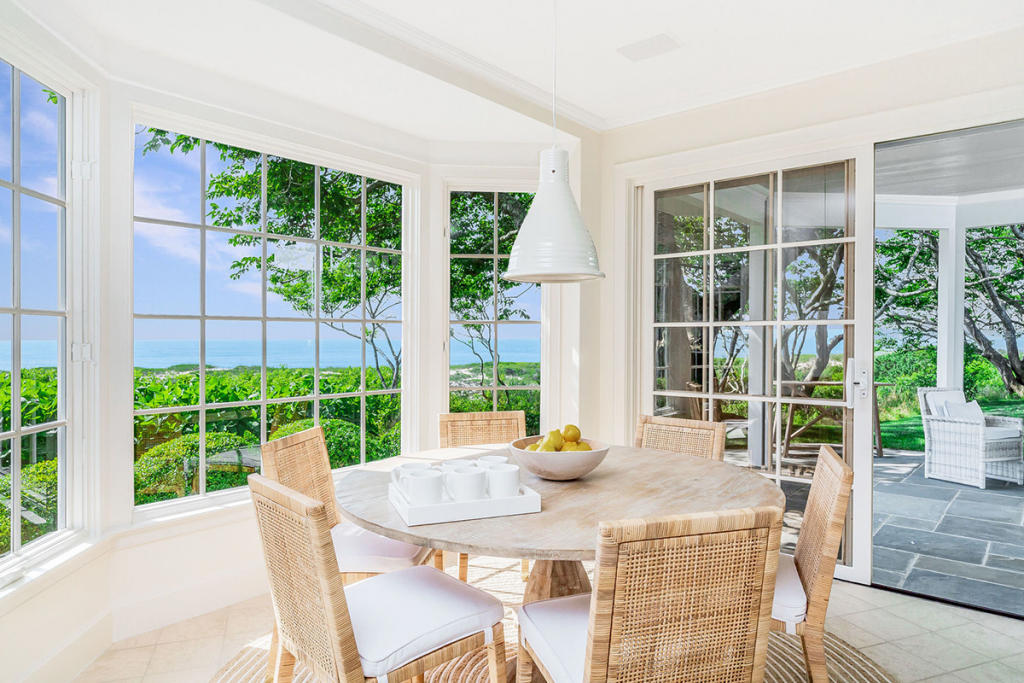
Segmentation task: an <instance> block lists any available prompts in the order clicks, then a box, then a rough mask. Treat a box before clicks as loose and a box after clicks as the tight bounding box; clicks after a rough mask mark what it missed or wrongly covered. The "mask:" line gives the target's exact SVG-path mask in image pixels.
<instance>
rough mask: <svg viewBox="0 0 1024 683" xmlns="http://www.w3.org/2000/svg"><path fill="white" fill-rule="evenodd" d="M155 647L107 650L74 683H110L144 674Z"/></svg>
mask: <svg viewBox="0 0 1024 683" xmlns="http://www.w3.org/2000/svg"><path fill="white" fill-rule="evenodd" d="M154 650H155V646H153V645H149V646H146V647H133V648H130V649H127V650H112V651H111V650H108V651H107V652H104V653H103V654H102V655H100V656H99V657H97V658H96V660H95V661H94V662H93V663H92V664H90V665H89V666H88V667H86V669H85V671H83V672H82V673H81V674H79V676H78V677H77V678H75V681H74V683H111V682H112V681H117V680H120V679H125V678H128V679H131V678H135V677H137V676H142V675H143V674H145V673H146V667H147V666H148V665H149V661H150V658H151V657H152V656H153V651H154Z"/></svg>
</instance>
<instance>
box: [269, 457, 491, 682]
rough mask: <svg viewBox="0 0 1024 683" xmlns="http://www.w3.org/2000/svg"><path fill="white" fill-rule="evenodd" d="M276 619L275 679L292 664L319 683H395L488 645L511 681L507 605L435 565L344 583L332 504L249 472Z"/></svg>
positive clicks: (287, 676) (284, 677)
mask: <svg viewBox="0 0 1024 683" xmlns="http://www.w3.org/2000/svg"><path fill="white" fill-rule="evenodd" d="M249 487H250V489H251V490H252V500H253V505H254V507H255V508H256V521H257V523H258V526H259V531H260V538H261V540H262V543H263V553H264V558H265V559H266V564H267V571H268V573H269V576H270V595H271V599H272V601H273V604H274V615H275V619H276V621H277V624H278V637H277V639H276V642H274V643H272V645H271V661H272V662H274V668H273V669H272V670H271V671H270V672H269V673H270V679H269V680H273V681H275V682H277V683H289V681H291V680H292V674H293V669H294V666H295V663H296V661H298V662H301V663H302V664H303V665H304V666H305V667H306V668H307V669H308V670H309V671H310V672H311V673H312V674H313V676H314V678H315V679H316V680H317V681H319V682H320V683H366V682H368V681H374V682H375V683H398V682H399V681H405V680H407V679H410V678H416V679H419V680H422V676H423V674H424V673H425V672H426V671H427V670H428V669H432V668H434V667H436V666H439V665H440V664H443V663H445V662H447V661H450V660H452V659H455V658H456V657H460V656H462V655H464V654H467V653H469V652H471V651H473V650H475V649H477V648H479V647H481V646H483V645H485V644H486V645H487V654H488V669H489V674H490V676H489V680H490V683H505V638H504V633H503V629H502V623H501V619H502V616H503V612H504V609H503V607H502V605H501V601H499V600H498V599H497V598H494V597H493V596H491V595H488V594H487V593H485V592H483V591H481V590H479V589H478V588H474V587H472V586H469V585H467V584H465V583H463V582H461V581H457V580H455V579H453V578H452V577H450V576H448V575H447V574H445V573H444V572H439V571H437V570H436V569H434V568H433V567H409V568H407V569H402V570H400V571H396V572H391V573H388V574H381V575H379V576H375V577H371V578H368V579H366V580H365V581H360V582H359V583H355V584H349V585H348V586H346V585H345V582H344V581H343V580H342V577H341V574H339V573H338V571H337V565H336V563H337V559H336V555H335V552H334V541H333V538H332V534H331V530H332V527H333V526H334V522H335V518H334V515H333V513H332V512H331V511H330V510H329V506H328V505H327V504H326V503H324V502H323V501H321V500H317V499H314V498H311V497H309V496H306V495H304V494H302V493H299V492H297V491H295V490H293V489H290V488H288V487H286V486H284V485H282V484H280V483H278V482H276V481H272V480H270V479H268V478H266V477H264V476H261V475H259V474H253V475H250V476H249Z"/></svg>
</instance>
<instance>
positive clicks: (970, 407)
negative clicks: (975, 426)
mask: <svg viewBox="0 0 1024 683" xmlns="http://www.w3.org/2000/svg"><path fill="white" fill-rule="evenodd" d="M946 417H952V418H955V419H957V420H979V421H984V419H985V413H984V412H982V410H981V406H980V405H978V402H977V401H971V402H970V403H955V402H953V401H946Z"/></svg>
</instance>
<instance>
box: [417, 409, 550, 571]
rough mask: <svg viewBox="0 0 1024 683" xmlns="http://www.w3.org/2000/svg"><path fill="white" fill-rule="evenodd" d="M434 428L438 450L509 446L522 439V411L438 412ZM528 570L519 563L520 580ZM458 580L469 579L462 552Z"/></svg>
mask: <svg viewBox="0 0 1024 683" xmlns="http://www.w3.org/2000/svg"><path fill="white" fill-rule="evenodd" d="M437 426H438V431H439V432H440V433H439V434H438V444H439V445H440V447H441V448H455V447H457V446H477V445H480V444H485V443H509V442H511V441H515V440H516V439H522V438H524V437H525V436H526V411H524V410H507V411H497V412H482V413H441V414H440V415H438V416H437ZM434 566H435V567H437V568H438V569H444V559H443V556H442V554H441V553H440V552H438V553H437V556H435V558H434ZM529 571H530V561H529V560H523V567H522V572H523V580H524V581H525V580H526V575H527V574H528V573H529ZM459 578H460V579H462V580H463V581H468V580H469V555H467V554H466V553H459Z"/></svg>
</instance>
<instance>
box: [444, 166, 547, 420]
mask: <svg viewBox="0 0 1024 683" xmlns="http://www.w3.org/2000/svg"><path fill="white" fill-rule="evenodd" d="M535 172H536V171H534V170H533V169H530V170H529V171H528V173H529V174H530V176H531V177H532V176H533V174H534V173H535ZM442 185H443V191H444V194H443V195H442V196H441V200H442V203H443V220H444V240H443V245H444V270H443V278H444V286H443V292H444V306H442V307H440V308H441V309H442V310H440V311H438V316H439V318H440V316H443V318H440V320H441V322H443V325H444V327H443V329H444V341H443V342H442V348H443V351H444V366H443V367H444V380H443V381H444V385H443V386H444V400H443V403H442V404H441V406H440V407H441V408H442V409H443V412H449V411H450V409H451V406H450V396H451V392H452V391H458V390H459V389H460V388H459V387H452V386H451V380H450V377H451V368H450V364H451V363H450V361H451V332H450V329H451V326H452V325H457V324H459V321H453V320H451V299H452V298H451V257H452V254H451V196H452V193H454V192H485V193H492V192H493V193H500V192H530V193H534V194H536V192H537V181H536V180H526V179H504V178H503V179H495V178H486V177H481V178H479V179H469V178H448V179H446V180H445V182H444V183H442ZM497 250H498V245H497V241H495V245H494V254H495V256H492V257H491V258H494V259H495V260H497V259H498V258H499V257H498V256H496V254H498V251H497ZM463 256H464V255H463ZM557 290H558V288H557V287H554V288H553V287H552V286H551V285H548V284H542V285H541V287H540V292H541V293H540V310H541V314H540V321H539V322H540V339H541V342H540V386H539V387H535V386H532V385H531V386H528V387H527V386H524V387H510V388H511V389H512V390H513V391H516V390H533V391H536V390H538V389H539V390H540V432H541V433H542V434H543V433H544V432H545V431H546V430H547V429H549V428H550V425H552V424H558V417H557V416H553V415H552V410H551V407H552V406H554V405H556V403H557V402H556V401H555V400H554V397H553V395H552V392H553V386H552V385H553V384H554V381H553V379H554V378H556V377H557V376H558V369H557V368H555V367H554V364H555V363H554V359H555V358H556V353H555V350H556V349H558V348H559V340H558V339H557V338H556V336H553V335H554V334H555V333H554V330H556V329H557V327H556V326H554V325H552V324H551V320H552V316H557V313H556V311H557V309H558V306H559V294H560V292H559V291H557ZM495 297H497V289H495ZM495 316H497V308H495ZM522 322H524V323H526V324H536V323H537V321H522ZM513 324H515V323H513ZM495 371H496V370H495ZM462 389H463V390H466V391H477V390H479V391H488V390H489V389H488V388H486V387H481V388H479V389H477V388H475V387H462ZM492 400H496V394H495V395H494V396H493V397H492ZM493 405H494V404H493V402H492V407H493ZM439 412H442V411H439ZM435 431H436V430H435Z"/></svg>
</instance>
